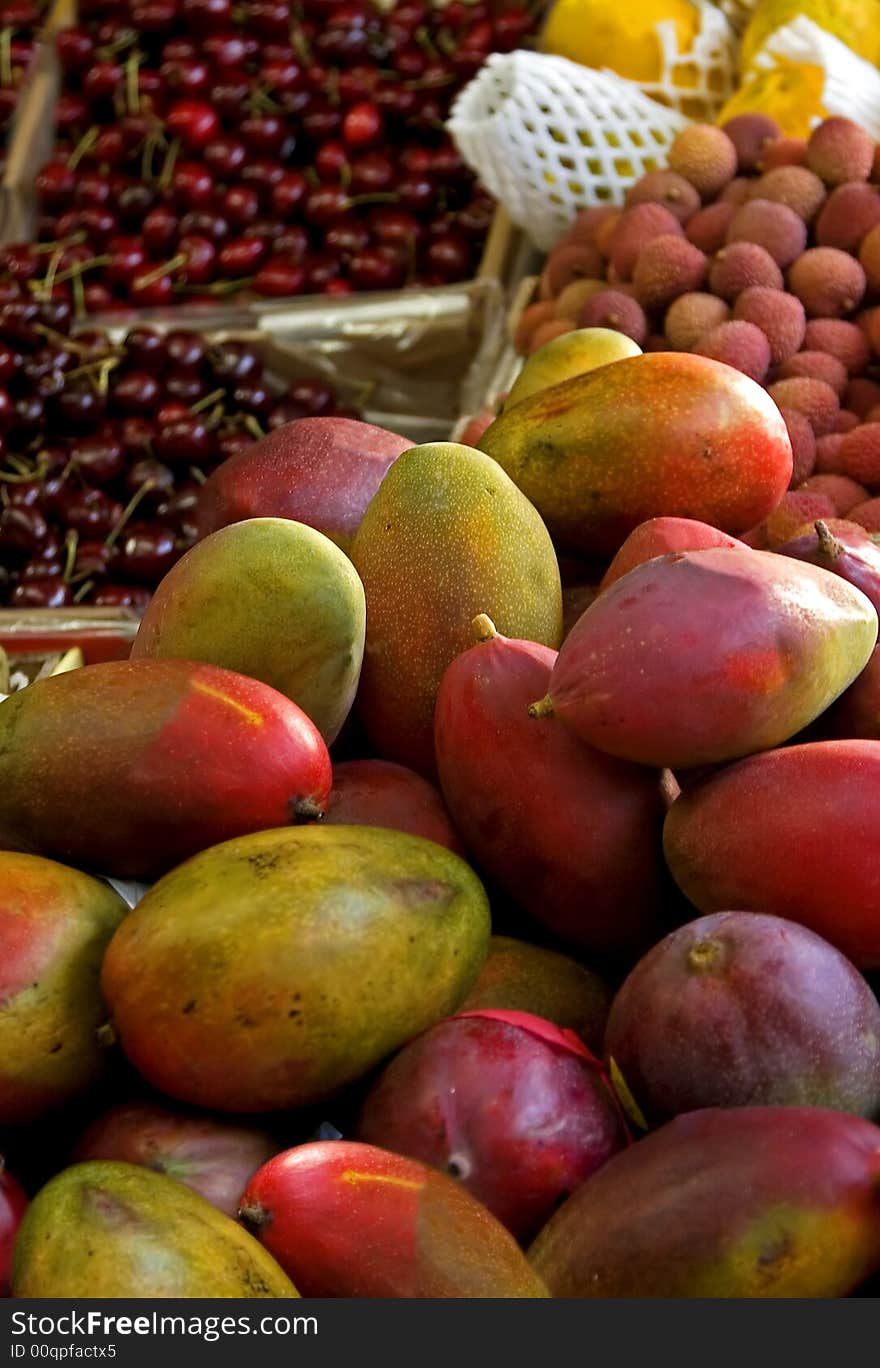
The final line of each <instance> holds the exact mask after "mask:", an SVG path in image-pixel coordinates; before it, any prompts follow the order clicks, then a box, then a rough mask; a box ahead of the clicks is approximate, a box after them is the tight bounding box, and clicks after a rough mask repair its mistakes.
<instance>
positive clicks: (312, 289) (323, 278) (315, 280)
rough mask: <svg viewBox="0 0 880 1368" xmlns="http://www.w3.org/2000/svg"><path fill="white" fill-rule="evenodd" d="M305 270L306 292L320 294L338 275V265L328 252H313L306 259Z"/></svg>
mask: <svg viewBox="0 0 880 1368" xmlns="http://www.w3.org/2000/svg"><path fill="white" fill-rule="evenodd" d="M305 268H306V289H307V291H308V292H309V293H311V294H320V293H321V291H322V290H323V289H324V288H325V287H326V286H327V285H328V284H329V283H330V281H331V280H335V278H336V277H337V276H338V275H339V271H340V263H339V260H338V259H337V258H336V257H335V256H332V255H331V254H330V253H329V252H315V253H313V254H312V255H310V256H307V257H306V260H305Z"/></svg>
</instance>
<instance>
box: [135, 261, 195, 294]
mask: <svg viewBox="0 0 880 1368" xmlns="http://www.w3.org/2000/svg"><path fill="white" fill-rule="evenodd" d="M186 262H187V256H186V253H185V252H178V254H177V256H174V257H172V258H171V260H170V261H166V262H165V265H164V266H157V267H156V269H155V270H154V271H147V273H146V275H142V276H138V277H137V279H136V280H135V281H134V288H135V289H136V290H145V289H146V288H147V286H148V285H155V284H156V281H157V280H161V279H162V277H163V276H166V275H171V273H172V271H179V270H180V267H181V266H185V265H186Z"/></svg>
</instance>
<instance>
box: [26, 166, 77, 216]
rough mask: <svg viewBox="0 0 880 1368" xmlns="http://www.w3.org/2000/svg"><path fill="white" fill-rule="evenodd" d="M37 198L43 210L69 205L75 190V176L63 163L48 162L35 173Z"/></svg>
mask: <svg viewBox="0 0 880 1368" xmlns="http://www.w3.org/2000/svg"><path fill="white" fill-rule="evenodd" d="M34 184H35V186H36V191H37V196H38V198H39V202H40V204H41V205H42V206H44V207H45V208H53V207H54V208H59V207H61V206H63V205H65V204H69V203H70V201H71V200H72V198H73V192H74V190H75V188H76V175H75V173H74V172H73V171H71V169H70V167H69V166H68V165H67V163H66V162H64V161H49V162H46V164H45V166H43V167H42V168H41V170H40V171H38V172H37V176H36V180H35V182H34Z"/></svg>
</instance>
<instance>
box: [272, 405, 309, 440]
mask: <svg viewBox="0 0 880 1368" xmlns="http://www.w3.org/2000/svg"><path fill="white" fill-rule="evenodd" d="M305 417H306V410H305V409H304V408H303V406H302V404H295V403H294V402H293V400H292V399H279V400H278V402H277V403H276V404H273V405H272V407H271V408H270V410H269V412H268V414H267V415H266V427H267V428H268V430H269V431H270V432H273V431H274V430H275V428H279V427H285V426H286V425H287V424H288V423H295V422H297V421H298V420H299V419H300V418H305Z"/></svg>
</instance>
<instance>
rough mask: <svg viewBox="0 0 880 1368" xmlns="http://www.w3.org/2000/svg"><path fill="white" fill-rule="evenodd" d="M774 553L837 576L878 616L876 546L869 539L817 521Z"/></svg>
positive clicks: (879, 561) (878, 550)
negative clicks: (858, 591) (869, 603)
mask: <svg viewBox="0 0 880 1368" xmlns="http://www.w3.org/2000/svg"><path fill="white" fill-rule="evenodd" d="M776 550H777V552H778V553H779V555H780V556H792V557H793V558H794V559H795V560H802V561H807V562H809V564H810V565H819V566H821V568H822V569H823V570H830V571H831V573H832V574H834V575H840V576H841V578H842V579H845V580H847V581H848V582H849V583H850V584H854V585H855V586H856V588H857V589H861V591H862V593H863V594H865V595H866V596H867V597H868V598H869V599H870V600H871V602H872V603H873V605H874V607H875V608H876V609H877V611H878V612H880V546H878V545H877V544H876V542H873V541H871V540H870V538H865V537H862V536H860V534H859V532H858V531H854V533H853V535H848V534H847V533H846V532H845V531H838V532H833V531H832V530H831V528H829V526H828V524H827V523H825V522H823V521H822V519H821V518H818V519H817V520H816V522H815V523H814V525H813V530H812V531H810V532H807V533H805V534H804V535H802V536H798V537H794V538H793V539H792V540H791V541H788V542H785V543H784V544H783V545H782V546H778V547H776Z"/></svg>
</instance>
